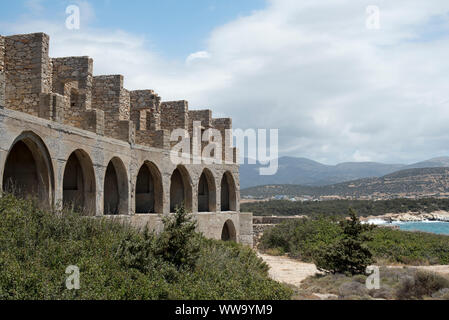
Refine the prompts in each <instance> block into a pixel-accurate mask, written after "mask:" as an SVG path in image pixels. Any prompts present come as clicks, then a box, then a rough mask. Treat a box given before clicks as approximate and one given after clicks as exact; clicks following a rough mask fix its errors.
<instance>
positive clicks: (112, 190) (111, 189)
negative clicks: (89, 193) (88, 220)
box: [103, 158, 129, 215]
mask: <svg viewBox="0 0 449 320" xmlns="http://www.w3.org/2000/svg"><path fill="white" fill-rule="evenodd" d="M128 195H129V193H128V177H127V173H126V168H125V166H124V164H123V162H122V161H121V160H120V159H119V158H113V159H112V160H111V161H109V164H108V166H107V168H106V174H105V178H104V197H103V198H104V204H103V205H104V207H103V208H104V214H105V215H117V214H128Z"/></svg>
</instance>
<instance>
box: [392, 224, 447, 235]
mask: <svg viewBox="0 0 449 320" xmlns="http://www.w3.org/2000/svg"><path fill="white" fill-rule="evenodd" d="M393 225H397V226H398V227H399V229H401V230H405V231H424V232H431V233H437V234H447V235H449V222H441V221H428V222H427V221H426V222H394V223H393Z"/></svg>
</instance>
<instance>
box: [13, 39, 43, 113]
mask: <svg viewBox="0 0 449 320" xmlns="http://www.w3.org/2000/svg"><path fill="white" fill-rule="evenodd" d="M5 40H6V41H5V50H6V51H5V69H6V89H5V96H6V98H5V100H6V103H5V104H6V107H7V108H9V109H14V110H18V111H21V112H25V113H28V114H32V115H36V116H38V113H39V101H40V95H41V93H50V92H51V87H52V83H51V73H52V71H51V69H52V68H51V61H50V58H49V56H48V51H49V37H48V36H47V35H46V34H43V33H34V34H26V35H14V36H9V37H6V38H5Z"/></svg>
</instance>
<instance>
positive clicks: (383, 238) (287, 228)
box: [259, 216, 449, 265]
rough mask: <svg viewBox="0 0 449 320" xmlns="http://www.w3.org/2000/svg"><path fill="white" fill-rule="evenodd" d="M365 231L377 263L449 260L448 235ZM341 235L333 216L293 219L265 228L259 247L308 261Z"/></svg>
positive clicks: (368, 245) (377, 230)
mask: <svg viewBox="0 0 449 320" xmlns="http://www.w3.org/2000/svg"><path fill="white" fill-rule="evenodd" d="M366 235H367V236H368V237H369V239H368V240H367V241H366V245H367V248H368V249H369V251H370V252H371V253H372V255H373V258H375V259H376V260H377V262H378V263H379V262H380V263H382V262H388V263H403V264H410V265H423V264H424V265H425V264H449V236H446V235H438V234H431V233H423V232H408V231H401V230H393V229H390V228H381V227H378V228H373V229H372V230H369V231H367V233H366ZM342 237H343V232H342V229H341V228H340V227H339V226H338V224H337V223H336V221H335V219H334V218H332V217H324V216H320V217H318V218H304V219H295V220H292V221H287V222H284V223H282V224H280V225H277V226H275V227H273V228H271V229H269V230H267V231H266V232H265V233H264V235H263V236H262V238H261V239H260V244H259V248H260V249H261V250H264V251H266V252H270V250H275V251H278V252H285V253H288V254H289V255H290V256H292V257H294V258H299V259H301V260H303V261H307V262H310V261H314V260H315V259H316V257H317V256H320V252H321V251H323V250H322V248H330V247H332V246H333V245H335V243H336V242H338V241H339V239H341V238H342Z"/></svg>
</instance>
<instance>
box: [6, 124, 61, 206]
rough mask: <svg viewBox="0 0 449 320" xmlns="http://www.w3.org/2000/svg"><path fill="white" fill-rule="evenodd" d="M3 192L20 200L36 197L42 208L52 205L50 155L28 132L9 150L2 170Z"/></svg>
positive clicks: (36, 136)
mask: <svg viewBox="0 0 449 320" xmlns="http://www.w3.org/2000/svg"><path fill="white" fill-rule="evenodd" d="M2 182H3V191H5V192H11V193H14V194H15V195H16V196H19V197H22V198H37V200H38V201H39V202H40V203H41V204H42V205H44V206H46V207H48V206H52V205H53V204H54V203H53V201H54V174H53V166H52V163H51V157H50V153H49V152H48V149H47V147H46V145H45V143H44V142H43V141H42V139H41V138H40V137H39V136H38V135H37V134H35V133H33V132H31V131H25V132H23V133H22V134H21V135H19V136H18V137H17V138H16V139H15V140H14V142H13V144H12V146H11V148H10V149H9V152H8V156H7V158H6V162H5V166H4V170H3V180H2Z"/></svg>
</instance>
